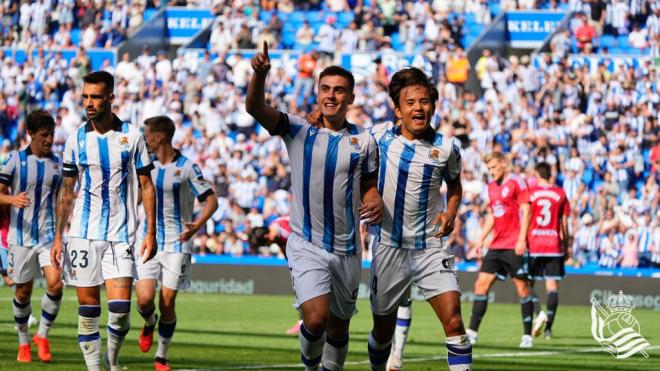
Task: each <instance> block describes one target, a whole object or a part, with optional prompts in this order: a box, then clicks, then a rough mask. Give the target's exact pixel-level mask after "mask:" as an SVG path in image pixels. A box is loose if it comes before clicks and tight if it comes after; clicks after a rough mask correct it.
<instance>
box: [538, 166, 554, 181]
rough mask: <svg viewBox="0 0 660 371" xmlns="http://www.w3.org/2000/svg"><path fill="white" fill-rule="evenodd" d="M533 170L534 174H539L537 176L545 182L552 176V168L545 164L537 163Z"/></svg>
mask: <svg viewBox="0 0 660 371" xmlns="http://www.w3.org/2000/svg"><path fill="white" fill-rule="evenodd" d="M534 170H536V172H537V173H539V176H540V177H541V178H542V179H545V180H549V179H550V176H551V175H552V168H551V167H550V164H548V163H547V162H539V163H538V164H536V166H534Z"/></svg>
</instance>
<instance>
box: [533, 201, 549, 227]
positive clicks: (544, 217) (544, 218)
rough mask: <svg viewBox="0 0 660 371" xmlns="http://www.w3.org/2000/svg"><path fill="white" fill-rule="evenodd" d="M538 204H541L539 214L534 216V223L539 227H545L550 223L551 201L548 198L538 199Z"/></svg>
mask: <svg viewBox="0 0 660 371" xmlns="http://www.w3.org/2000/svg"><path fill="white" fill-rule="evenodd" d="M538 204H539V205H540V206H541V215H539V216H537V217H536V224H538V226H539V227H545V226H547V225H548V224H550V219H551V218H552V215H551V214H550V207H551V206H552V203H551V202H550V201H548V200H539V202H538Z"/></svg>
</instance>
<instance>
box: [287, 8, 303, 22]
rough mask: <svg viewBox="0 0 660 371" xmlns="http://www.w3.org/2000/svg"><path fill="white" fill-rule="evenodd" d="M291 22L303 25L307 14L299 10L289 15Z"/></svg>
mask: <svg viewBox="0 0 660 371" xmlns="http://www.w3.org/2000/svg"><path fill="white" fill-rule="evenodd" d="M288 21H289V22H293V23H299V24H302V23H303V22H304V21H305V12H303V11H300V10H297V11H295V12H292V13H291V14H290V15H289V19H288Z"/></svg>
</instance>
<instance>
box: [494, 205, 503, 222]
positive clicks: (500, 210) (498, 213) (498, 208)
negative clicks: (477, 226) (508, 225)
mask: <svg viewBox="0 0 660 371" xmlns="http://www.w3.org/2000/svg"><path fill="white" fill-rule="evenodd" d="M502 215H504V205H502V203H500V202H498V203H496V204H495V205H493V216H495V217H496V218H499V217H501V216H502Z"/></svg>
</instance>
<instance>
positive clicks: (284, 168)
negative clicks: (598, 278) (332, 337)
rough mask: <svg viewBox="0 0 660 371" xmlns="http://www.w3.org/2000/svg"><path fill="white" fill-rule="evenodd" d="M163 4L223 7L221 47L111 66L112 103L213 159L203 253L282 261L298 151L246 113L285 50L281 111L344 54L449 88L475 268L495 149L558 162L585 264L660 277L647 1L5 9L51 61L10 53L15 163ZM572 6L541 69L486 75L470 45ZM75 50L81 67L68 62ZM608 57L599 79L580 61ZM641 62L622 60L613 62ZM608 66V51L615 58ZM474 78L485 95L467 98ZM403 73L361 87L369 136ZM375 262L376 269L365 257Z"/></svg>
mask: <svg viewBox="0 0 660 371" xmlns="http://www.w3.org/2000/svg"><path fill="white" fill-rule="evenodd" d="M162 5H180V6H188V7H207V8H211V9H213V12H214V14H215V20H214V24H213V26H212V27H213V28H212V33H211V37H210V42H209V44H208V48H207V51H206V52H205V53H204V54H203V55H202V56H200V57H194V58H191V57H190V55H184V54H181V55H179V56H178V57H177V58H175V59H173V60H170V59H168V58H167V54H166V53H165V52H164V51H156V50H149V49H146V48H145V49H144V50H143V53H142V55H140V56H139V57H137V58H135V59H131V58H130V57H129V56H128V54H126V55H122V56H119V62H118V63H117V64H116V65H112V64H111V63H110V62H109V61H107V63H105V64H104V66H103V67H102V68H103V69H104V70H107V71H109V72H111V73H113V74H114V75H115V78H116V87H115V95H116V98H115V101H114V105H113V110H114V111H115V113H116V114H117V116H119V117H120V118H121V119H122V120H126V121H130V122H132V123H134V124H136V125H139V126H141V125H142V122H143V121H144V119H146V118H148V117H152V116H155V115H160V114H166V115H168V116H170V117H171V118H172V119H173V120H174V121H175V123H176V125H177V131H176V135H175V138H174V146H175V147H177V148H179V149H180V150H181V151H182V152H183V154H184V155H186V156H188V157H189V158H191V159H192V160H194V161H196V162H197V163H199V164H200V166H201V167H202V169H203V172H204V175H205V177H206V178H207V179H209V180H211V181H212V183H213V184H214V185H215V190H216V194H217V196H218V198H219V201H220V208H219V210H218V211H217V212H216V214H215V215H214V216H213V218H212V221H210V222H209V223H208V225H207V227H206V228H205V229H204V230H202V231H200V233H199V234H198V236H196V238H195V248H196V250H197V252H198V253H200V254H228V255H233V256H241V255H248V254H250V255H255V254H260V255H277V252H275V251H271V250H269V249H259V248H258V246H250V244H249V243H248V240H249V235H250V233H251V230H252V229H253V228H255V227H261V226H268V225H269V223H270V222H272V221H273V220H274V219H275V218H277V217H278V216H281V215H287V214H288V211H289V199H290V194H289V188H290V180H289V171H290V168H289V165H288V159H287V156H286V151H285V149H284V145H283V143H282V141H281V140H280V139H279V138H272V137H270V136H269V135H268V134H267V133H266V132H265V131H263V130H261V128H260V127H259V126H258V125H256V123H255V122H254V120H253V119H252V117H251V116H250V115H248V114H247V112H246V111H245V104H244V103H245V102H244V100H245V92H246V89H247V83H248V81H249V78H250V74H251V67H250V60H249V58H248V57H247V56H244V55H243V54H242V51H241V50H245V49H253V48H255V47H256V46H257V45H261V44H262V43H263V42H264V41H266V42H268V43H269V45H270V48H271V49H293V50H297V51H300V52H301V53H302V56H301V57H300V58H298V60H297V62H296V68H295V69H294V70H293V71H291V70H290V69H287V68H285V66H283V65H277V64H275V65H274V67H273V69H272V70H271V72H270V75H269V79H268V86H267V92H268V93H267V95H268V96H267V98H268V100H269V102H270V103H271V104H273V105H276V106H277V107H278V108H279V109H280V110H285V111H288V112H292V113H295V114H300V115H303V116H304V115H305V114H306V113H307V112H309V111H311V110H313V109H314V105H313V103H314V99H315V96H314V90H315V89H314V81H315V77H316V76H317V74H318V73H319V72H320V71H321V70H322V68H324V67H325V66H327V65H329V64H332V63H337V62H338V59H339V57H338V56H339V54H340V53H353V52H356V51H366V52H374V53H377V54H383V53H387V52H390V51H403V52H408V53H415V54H419V55H420V56H422V57H423V58H422V59H423V62H422V65H421V66H420V67H423V68H425V69H426V70H427V72H428V73H429V74H431V75H432V76H433V79H434V81H436V82H437V87H438V90H439V91H440V100H439V101H438V102H437V106H436V112H435V116H434V118H433V122H432V124H433V125H434V127H435V128H437V130H439V131H441V132H443V133H445V134H446V135H451V136H455V137H456V138H457V139H458V140H460V142H461V144H462V148H463V149H462V150H463V153H462V158H463V174H462V179H463V189H464V197H463V204H462V206H461V212H460V215H459V220H458V221H457V224H456V231H455V233H454V234H453V235H452V236H451V238H450V243H451V245H452V246H453V248H454V249H455V252H456V255H457V256H458V257H459V259H465V260H472V259H474V255H475V251H474V246H475V244H476V242H477V241H476V239H477V238H478V237H479V234H480V230H481V225H482V223H483V221H484V215H485V211H486V209H487V190H486V185H487V182H488V178H487V171H486V168H485V166H484V164H483V161H482V156H483V155H484V154H485V153H488V152H490V151H493V150H500V151H503V152H504V153H506V154H507V155H508V156H509V158H510V160H511V163H512V169H513V172H514V173H517V174H520V175H522V176H523V177H525V178H526V179H528V181H529V182H530V183H533V182H534V179H533V176H532V175H531V169H532V168H533V166H534V165H535V164H536V163H538V162H540V161H545V162H548V163H550V164H551V165H552V167H553V179H552V180H553V181H554V182H555V183H556V184H558V185H560V186H562V187H563V188H564V190H565V191H566V193H567V195H568V198H569V200H570V204H571V214H570V217H569V225H570V230H571V235H572V246H573V255H574V256H573V259H572V261H571V263H572V264H574V265H584V264H598V265H600V266H602V267H607V268H613V267H638V266H639V267H644V266H660V192H659V184H660V145H659V144H658V143H659V141H658V137H659V136H660V126H659V124H658V119H659V118H660V94H659V91H658V88H659V86H658V84H659V83H660V71H658V67H659V65H658V62H659V61H658V59H657V58H658V57H660V53H659V52H658V41H659V40H660V4H658V3H657V2H655V1H646V0H632V1H628V0H612V1H597V0H582V1H580V0H570V1H556V0H553V1H535V0H519V1H516V0H502V1H489V0H464V1H451V2H450V1H394V0H382V1H380V0H379V1H375V0H372V1H361V0H353V1H350V0H326V1H291V0H288V1H270V0H261V1H256V0H242V1H241V0H237V1H218V0H214V1H211V0H198V1H170V2H152V1H127V0H117V1H81V0H78V1H76V0H63V1H54V0H53V1H49V0H37V1H33V2H28V1H22V2H19V1H15V0H5V1H3V2H2V8H1V9H2V10H1V11H0V14H2V17H1V19H2V30H1V32H0V37H1V41H2V44H3V45H4V46H6V47H22V48H26V49H28V53H27V54H28V55H32V53H31V51H33V50H34V51H36V56H34V57H30V58H28V59H27V60H26V61H25V62H23V63H16V62H15V61H14V59H13V58H11V57H8V56H7V57H5V56H4V55H0V127H2V132H0V135H1V136H2V138H3V141H2V148H1V149H0V160H1V161H4V159H5V158H6V157H7V155H8V153H9V152H10V151H11V150H12V149H16V148H18V147H21V148H22V147H23V146H24V145H25V144H26V143H27V140H28V139H27V138H26V133H25V128H24V120H23V119H24V117H25V115H26V113H27V112H28V111H29V110H31V109H34V108H36V107H43V108H46V109H48V110H49V111H51V112H52V113H53V114H54V116H55V117H56V123H57V128H56V139H55V151H56V152H61V151H62V149H63V145H64V142H65V140H66V137H67V136H68V135H70V134H71V133H73V132H74V131H75V130H76V129H77V128H78V127H79V126H80V125H81V124H82V123H83V122H84V120H85V118H84V109H83V107H82V106H81V98H80V94H81V87H82V79H81V77H82V76H83V75H84V74H86V73H87V72H90V69H91V67H90V60H89V57H88V56H87V55H86V50H87V49H88V48H91V47H112V46H116V45H118V43H120V42H121V41H122V40H124V38H126V37H127V36H128V35H130V34H131V33H132V32H134V31H135V30H136V29H137V28H138V27H139V26H140V25H141V24H142V23H143V22H144V20H145V19H146V17H147V16H148V13H149V12H153V11H154V10H155V9H156V8H158V7H160V6H162ZM534 8H544V9H564V10H572V11H575V12H577V13H575V16H574V17H573V19H572V20H571V22H570V25H569V27H568V28H567V30H566V31H565V32H560V33H558V34H557V35H556V36H555V37H554V38H553V39H552V41H551V45H550V48H551V50H550V51H549V52H548V53H546V54H544V55H541V56H540V57H539V58H536V59H530V58H529V57H528V56H522V57H516V56H511V57H509V58H503V57H501V56H499V55H497V54H496V53H491V52H490V51H488V50H485V51H484V52H483V55H482V56H481V58H480V59H479V60H478V62H477V63H476V64H475V65H474V66H470V64H469V62H468V60H467V56H466V53H465V51H464V49H465V48H467V47H468V46H469V45H470V44H471V43H472V42H473V41H474V39H475V38H476V37H477V35H478V34H479V32H481V30H482V29H483V27H484V25H485V24H488V23H489V22H491V20H492V19H493V16H494V15H495V14H497V13H499V11H500V10H510V9H534ZM62 47H74V48H76V49H77V55H76V56H75V58H73V59H72V60H71V61H67V60H65V59H64V58H62V56H61V54H60V53H57V52H54V51H51V49H58V48H62ZM594 50H599V52H600V53H601V57H602V58H601V59H600V62H599V64H598V66H597V67H596V68H591V66H588V65H587V64H580V63H571V62H570V61H569V58H567V55H568V54H569V53H582V54H588V53H592V52H593V51H594ZM612 51H615V52H617V53H628V54H631V55H636V58H638V61H639V63H636V64H634V65H633V64H632V63H630V64H621V65H616V66H615V65H613V64H612V63H611V61H610V60H609V59H608V58H606V57H607V53H609V52H612ZM603 56H604V57H603ZM470 70H473V71H474V72H475V73H476V74H477V76H478V78H479V81H480V88H481V91H480V94H474V93H471V92H470V91H468V90H467V89H465V85H466V82H467V80H468V75H469V73H470ZM393 72H395V71H393V70H391V69H389V68H388V67H387V66H386V65H385V64H384V63H382V60H381V59H380V58H376V59H375V60H374V63H373V64H371V65H370V66H369V68H368V70H367V71H366V72H364V73H361V74H359V75H358V76H356V80H357V82H356V87H355V94H356V99H355V103H354V104H353V105H352V106H351V108H350V111H349V115H348V119H349V121H351V122H354V123H356V124H360V125H364V126H367V127H369V126H372V125H374V124H377V123H380V122H383V121H387V120H392V119H393V117H394V116H393V111H392V104H391V102H390V101H389V98H388V96H387V84H388V82H389V77H390V76H391V74H392V73H393ZM364 257H365V258H366V259H368V258H369V252H368V249H367V248H366V246H365V253H364Z"/></svg>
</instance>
